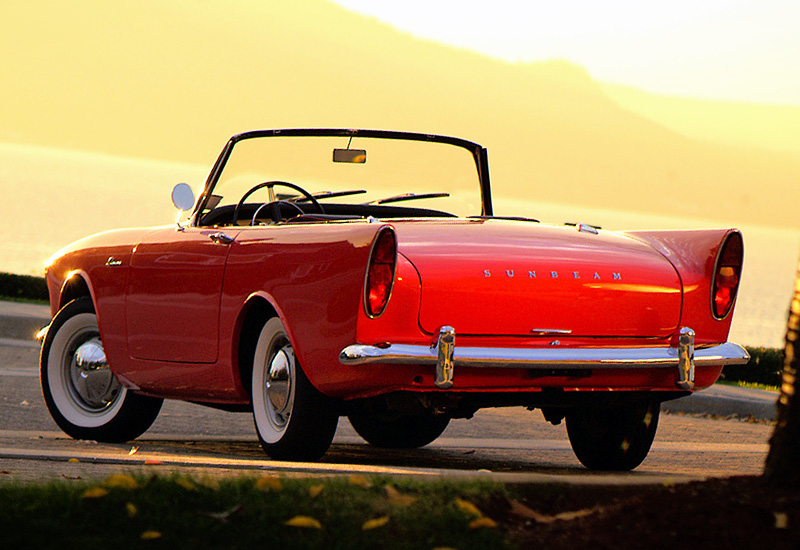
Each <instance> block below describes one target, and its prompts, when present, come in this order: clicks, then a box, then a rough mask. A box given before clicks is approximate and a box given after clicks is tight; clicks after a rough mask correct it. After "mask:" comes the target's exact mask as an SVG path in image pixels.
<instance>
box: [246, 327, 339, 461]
mask: <svg viewBox="0 0 800 550" xmlns="http://www.w3.org/2000/svg"><path fill="white" fill-rule="evenodd" d="M252 382H253V386H252V387H253V394H252V398H253V419H254V421H255V425H256V431H257V432H258V439H259V441H260V442H261V446H262V447H263V448H264V451H266V453H267V454H268V455H269V456H270V457H272V458H274V459H276V460H302V461H314V460H318V459H319V458H321V457H322V455H324V454H325V452H326V451H327V450H328V447H330V444H331V441H333V436H334V434H335V433H336V425H337V424H338V422H339V416H338V413H337V412H336V410H335V407H334V404H333V402H332V400H331V399H330V398H328V397H326V396H325V395H323V394H322V393H320V392H319V391H318V390H317V389H316V388H315V387H314V386H312V385H311V382H309V380H308V378H307V377H306V375H305V373H304V372H303V369H302V367H301V366H300V364H299V363H298V361H297V359H296V358H295V355H294V349H293V348H292V344H291V342H290V341H289V337H288V336H287V334H286V329H285V328H284V326H283V323H281V321H280V319H278V318H277V317H273V318H271V319H269V320H268V321H267V322H266V323H265V324H264V327H263V328H262V329H261V333H260V334H259V336H258V341H257V344H256V352H255V357H254V359H253V379H252Z"/></svg>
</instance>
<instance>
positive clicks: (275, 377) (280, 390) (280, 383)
mask: <svg viewBox="0 0 800 550" xmlns="http://www.w3.org/2000/svg"><path fill="white" fill-rule="evenodd" d="M292 369H294V352H293V351H292V347H291V346H289V345H286V346H283V347H282V348H280V349H279V350H278V351H277V353H275V355H274V357H273V358H272V361H270V364H269V373H268V375H267V399H268V401H269V403H268V404H269V406H270V408H271V409H272V412H273V415H274V420H275V422H276V423H277V424H279V425H283V424H285V423H286V422H287V421H288V420H289V415H290V414H291V412H292V403H291V392H292Z"/></svg>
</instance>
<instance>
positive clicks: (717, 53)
mask: <svg viewBox="0 0 800 550" xmlns="http://www.w3.org/2000/svg"><path fill="white" fill-rule="evenodd" d="M335 2H336V3H337V4H340V5H342V6H345V7H347V8H349V9H352V10H354V11H358V12H360V13H363V14H365V15H370V16H373V17H375V18H377V19H379V20H381V21H383V22H386V23H389V24H391V25H392V26H395V27H397V28H398V29H402V30H404V31H406V32H409V33H412V34H414V35H415V36H418V37H421V38H428V39H433V40H436V41H439V42H444V43H447V44H450V45H454V46H457V47H460V48H466V49H471V50H474V51H478V52H481V53H484V54H486V55H489V56H493V57H497V58H500V59H504V60H507V61H514V62H516V61H523V62H525V61H540V60H545V59H553V58H556V59H567V60H569V61H571V62H574V63H576V64H578V65H581V66H583V67H585V68H586V69H587V70H588V71H589V72H590V73H591V75H592V76H593V77H594V78H596V79H597V80H600V81H604V82H613V83H620V84H627V85H631V86H636V87H638V88H641V89H644V90H647V91H650V92H656V93H664V94H670V95H681V96H689V97H696V98H704V99H723V100H734V101H743V102H750V103H774V104H783V105H800V70H799V69H798V68H800V31H798V29H800V2H798V1H797V0H652V1H642V0H604V1H597V0H563V1H557V2H552V1H548V2H544V1H541V0H533V1H526V2H520V1H518V0H491V1H485V0H482V1H476V0H467V1H463V0H462V1H458V2H456V1H454V0H404V1H403V2H397V1H396V0H335Z"/></svg>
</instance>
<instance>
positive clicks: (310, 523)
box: [284, 516, 322, 529]
mask: <svg viewBox="0 0 800 550" xmlns="http://www.w3.org/2000/svg"><path fill="white" fill-rule="evenodd" d="M284 525H288V526H289V527H300V528H304V529H322V524H321V523H320V522H318V521H317V520H315V519H314V518H310V517H308V516H295V517H293V518H292V519H290V520H288V521H287V522H286V523H285V524H284Z"/></svg>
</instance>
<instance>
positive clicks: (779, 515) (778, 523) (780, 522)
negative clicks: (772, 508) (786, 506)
mask: <svg viewBox="0 0 800 550" xmlns="http://www.w3.org/2000/svg"><path fill="white" fill-rule="evenodd" d="M788 528H789V516H788V515H787V514H786V512H775V529H788Z"/></svg>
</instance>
